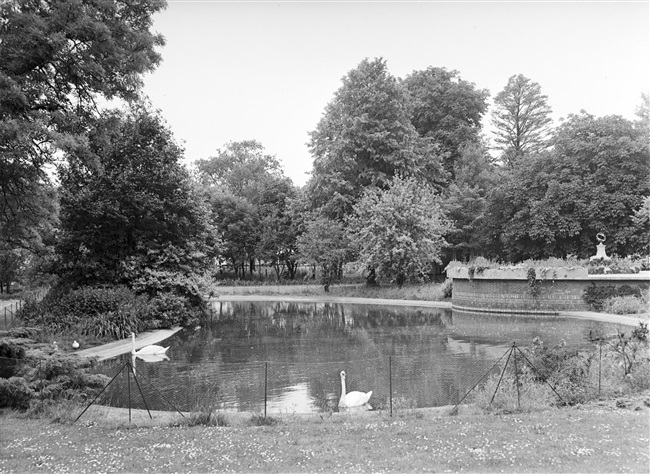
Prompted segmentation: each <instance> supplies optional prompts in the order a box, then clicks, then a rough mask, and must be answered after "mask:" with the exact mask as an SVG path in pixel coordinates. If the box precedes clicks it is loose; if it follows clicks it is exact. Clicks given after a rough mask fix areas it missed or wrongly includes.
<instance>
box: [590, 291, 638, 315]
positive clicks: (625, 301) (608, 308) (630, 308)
mask: <svg viewBox="0 0 650 474" xmlns="http://www.w3.org/2000/svg"><path fill="white" fill-rule="evenodd" d="M601 309H602V311H603V312H605V313H610V314H638V313H645V312H647V311H648V303H646V302H645V301H643V300H642V299H641V298H638V297H636V296H632V295H627V296H614V297H613V298H609V299H606V300H605V301H604V302H603V304H602V308H601Z"/></svg>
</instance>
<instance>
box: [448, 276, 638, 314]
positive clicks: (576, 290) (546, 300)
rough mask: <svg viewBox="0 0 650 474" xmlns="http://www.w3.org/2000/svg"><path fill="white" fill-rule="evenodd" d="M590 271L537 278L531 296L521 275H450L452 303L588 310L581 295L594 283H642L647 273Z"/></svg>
mask: <svg viewBox="0 0 650 474" xmlns="http://www.w3.org/2000/svg"><path fill="white" fill-rule="evenodd" d="M642 273H644V274H632V275H593V276H585V277H574V278H571V279H567V278H565V279H557V280H537V281H536V285H537V289H538V294H537V295H535V296H533V293H532V291H531V287H530V285H529V283H528V280H525V279H522V278H497V277H489V278H487V277H477V278H472V279H469V278H467V277H465V278H462V277H453V290H452V298H451V302H452V307H453V308H454V309H458V310H465V311H481V312H499V313H520V314H521V313H524V314H525V313H534V314H557V313H558V312H560V311H589V310H591V308H590V307H589V305H587V303H585V301H584V299H583V298H582V295H583V293H584V290H585V288H587V287H588V286H590V285H596V286H611V285H615V286H621V285H634V286H638V285H642V284H646V285H647V284H648V283H649V282H650V275H645V273H648V272H642Z"/></svg>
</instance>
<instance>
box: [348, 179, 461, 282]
mask: <svg viewBox="0 0 650 474" xmlns="http://www.w3.org/2000/svg"><path fill="white" fill-rule="evenodd" d="M354 211H355V212H354V215H353V216H352V217H351V218H350V221H349V232H350V235H351V240H352V242H353V243H354V244H355V245H356V246H357V248H358V249H359V261H360V262H361V263H363V264H364V265H365V266H367V267H369V268H374V269H376V270H377V272H378V273H379V274H380V275H382V276H384V277H386V278H394V279H395V281H396V282H397V284H398V285H400V286H401V285H402V283H404V282H405V281H406V280H409V279H411V280H419V279H421V278H422V277H423V276H424V275H426V274H428V273H429V272H430V271H431V269H432V265H433V263H434V262H440V253H441V251H442V248H443V247H444V246H445V245H446V242H445V239H444V234H445V233H446V232H447V231H448V230H449V224H448V223H447V222H446V220H445V218H444V214H443V211H442V209H441V205H440V198H439V197H438V196H437V195H436V193H435V191H434V190H433V188H431V187H430V186H427V185H425V184H422V183H419V182H418V181H417V180H416V179H415V178H401V177H399V176H398V177H395V178H393V180H392V182H391V183H390V187H389V188H388V189H386V190H384V191H382V190H380V189H377V188H368V189H367V190H366V192H365V193H364V195H363V197H362V198H361V200H360V201H359V202H358V203H357V204H356V205H355V207H354Z"/></svg>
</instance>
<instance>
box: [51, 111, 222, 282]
mask: <svg viewBox="0 0 650 474" xmlns="http://www.w3.org/2000/svg"><path fill="white" fill-rule="evenodd" d="M89 147H90V149H91V150H92V152H93V153H94V154H95V155H96V156H98V157H99V165H98V166H94V167H87V166H84V165H83V164H82V163H80V162H78V161H74V160H71V163H72V164H71V165H70V166H68V167H65V168H62V170H61V174H60V178H61V185H62V196H61V237H60V243H59V245H58V252H59V255H60V259H61V266H60V273H61V276H62V278H63V279H64V281H65V282H67V283H70V284H73V285H74V284H102V283H116V282H122V283H127V284H129V283H131V282H132V281H133V280H134V279H136V278H139V277H140V276H142V274H143V273H144V272H146V271H148V270H154V271H162V272H171V273H179V274H183V275H189V274H191V273H193V272H196V271H200V270H202V269H204V268H205V267H206V266H207V264H208V263H209V261H210V258H209V257H210V255H211V252H212V251H213V248H214V244H215V242H214V240H215V239H214V233H213V228H212V226H211V224H210V223H209V222H208V210H207V209H206V208H205V206H204V205H203V200H202V199H200V198H199V196H198V195H197V194H196V193H195V191H194V186H193V184H192V181H191V179H190V176H189V173H188V172H187V171H186V170H185V168H183V166H182V165H181V163H180V160H181V159H182V149H181V148H180V147H179V146H178V145H177V144H176V143H175V141H174V139H173V136H172V134H171V132H170V131H169V130H168V129H167V128H166V126H165V124H164V122H163V120H162V119H161V118H160V117H159V116H158V115H155V114H153V113H152V112H150V111H148V110H146V109H141V108H137V109H135V108H134V109H132V110H131V111H129V112H126V113H125V112H119V111H113V112H106V113H104V114H103V115H102V117H101V118H100V119H99V120H98V122H97V126H96V127H95V128H94V130H93V132H92V133H91V134H90V136H89Z"/></svg>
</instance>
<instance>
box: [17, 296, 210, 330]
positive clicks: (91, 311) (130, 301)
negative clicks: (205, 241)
mask: <svg viewBox="0 0 650 474" xmlns="http://www.w3.org/2000/svg"><path fill="white" fill-rule="evenodd" d="M163 287H165V288H167V289H168V290H169V291H163ZM172 287H173V285H171V284H170V285H167V286H165V285H160V286H159V287H158V290H156V291H154V292H153V296H148V295H147V294H140V295H138V294H136V293H135V292H134V291H132V290H130V289H128V288H126V287H124V286H115V287H101V288H100V287H94V288H91V287H81V288H76V289H74V290H71V291H69V292H68V293H61V291H59V292H58V293H56V292H55V293H52V294H51V295H48V296H47V297H46V298H45V299H43V300H42V301H41V302H38V303H36V302H32V303H27V304H25V306H24V308H23V311H21V313H20V317H21V318H22V320H23V321H24V323H25V324H28V325H37V326H42V327H46V328H47V329H48V330H50V331H51V332H52V333H66V334H67V335H71V334H78V335H84V336H93V337H97V338H107V337H108V338H112V339H124V338H126V337H128V336H129V334H131V332H135V333H139V332H142V331H146V330H149V329H159V328H170V327H172V326H177V325H183V326H188V325H194V324H196V323H197V321H198V320H199V318H200V316H201V315H202V314H203V308H204V306H203V305H201V306H195V305H192V303H191V301H190V299H189V298H188V297H187V296H184V295H182V294H180V293H174V292H173V291H172ZM196 291H197V292H198V289H196Z"/></svg>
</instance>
